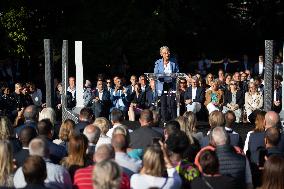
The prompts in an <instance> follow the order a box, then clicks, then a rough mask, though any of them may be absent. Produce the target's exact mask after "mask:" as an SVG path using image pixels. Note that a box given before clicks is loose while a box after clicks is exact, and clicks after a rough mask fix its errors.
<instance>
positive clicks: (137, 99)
mask: <svg viewBox="0 0 284 189" xmlns="http://www.w3.org/2000/svg"><path fill="white" fill-rule="evenodd" d="M132 95H133V100H132V101H131V102H132V103H135V104H137V107H139V108H144V107H145V101H146V97H145V96H146V94H145V92H141V93H140V94H139V95H138V96H137V95H136V93H133V94H132Z"/></svg>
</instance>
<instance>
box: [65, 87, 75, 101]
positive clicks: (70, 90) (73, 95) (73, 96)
mask: <svg viewBox="0 0 284 189" xmlns="http://www.w3.org/2000/svg"><path fill="white" fill-rule="evenodd" d="M67 91H69V92H70V93H71V94H72V98H75V92H76V87H75V88H74V89H71V88H70V86H69V87H68V88H67Z"/></svg>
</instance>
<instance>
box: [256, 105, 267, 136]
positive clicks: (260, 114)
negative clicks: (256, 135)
mask: <svg viewBox="0 0 284 189" xmlns="http://www.w3.org/2000/svg"><path fill="white" fill-rule="evenodd" d="M265 114H266V112H265V111H261V110H259V111H256V117H255V129H254V131H255V132H262V131H264V130H265Z"/></svg>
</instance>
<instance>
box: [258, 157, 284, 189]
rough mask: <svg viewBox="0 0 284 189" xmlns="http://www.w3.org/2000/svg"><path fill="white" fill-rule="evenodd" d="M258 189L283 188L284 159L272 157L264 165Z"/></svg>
mask: <svg viewBox="0 0 284 189" xmlns="http://www.w3.org/2000/svg"><path fill="white" fill-rule="evenodd" d="M259 188H260V189H270V188H275V189H276V188H284V158H283V156H277V155H272V156H270V157H269V158H268V160H267V161H266V162H265V164H264V170H263V174H262V185H261V187H259Z"/></svg>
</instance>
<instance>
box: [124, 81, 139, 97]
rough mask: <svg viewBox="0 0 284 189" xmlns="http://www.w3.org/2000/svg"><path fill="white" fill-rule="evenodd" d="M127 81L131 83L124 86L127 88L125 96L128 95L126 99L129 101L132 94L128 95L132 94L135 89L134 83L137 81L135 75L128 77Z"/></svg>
mask: <svg viewBox="0 0 284 189" xmlns="http://www.w3.org/2000/svg"><path fill="white" fill-rule="evenodd" d="M129 81H130V83H131V84H130V85H128V86H127V87H126V88H127V96H128V99H129V100H130V101H132V100H133V97H134V96H132V98H131V97H129V96H131V94H133V93H134V92H135V90H134V89H135V84H136V83H137V77H136V75H132V76H131V77H130V80H129Z"/></svg>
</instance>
